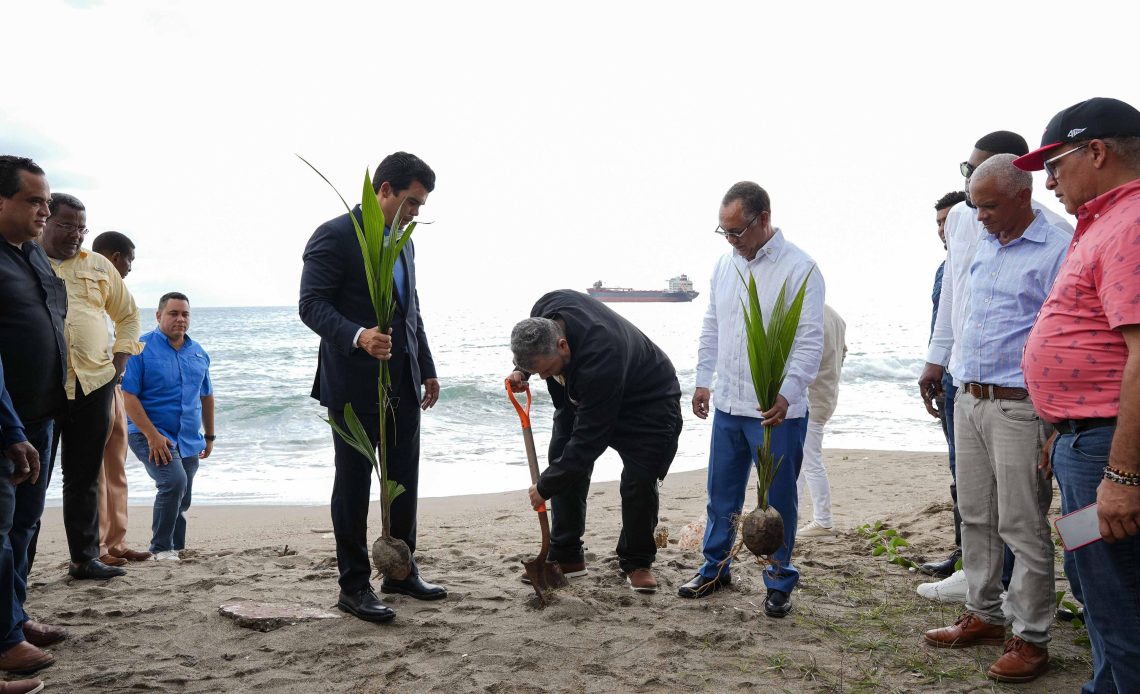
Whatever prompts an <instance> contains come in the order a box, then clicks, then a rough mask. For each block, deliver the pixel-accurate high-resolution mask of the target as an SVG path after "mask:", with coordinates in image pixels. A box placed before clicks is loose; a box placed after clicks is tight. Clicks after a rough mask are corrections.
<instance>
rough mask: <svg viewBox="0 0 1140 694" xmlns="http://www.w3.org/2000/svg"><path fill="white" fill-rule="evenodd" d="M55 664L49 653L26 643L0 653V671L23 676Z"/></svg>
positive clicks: (22, 642) (23, 642)
mask: <svg viewBox="0 0 1140 694" xmlns="http://www.w3.org/2000/svg"><path fill="white" fill-rule="evenodd" d="M54 662H55V657H54V656H53V655H52V654H51V653H47V652H45V651H41V650H40V649H38V648H36V647H35V646H33V645H32V644H30V643H28V642H27V641H21V642H20V643H18V644H16V645H15V646H12V647H11V648H9V649H8V650H6V651H4V652H3V653H0V670H4V671H5V672H11V673H12V674H15V675H23V674H27V673H32V672H35V671H36V670H42V669H44V668H45V667H47V666H48V665H51V664H52V663H54Z"/></svg>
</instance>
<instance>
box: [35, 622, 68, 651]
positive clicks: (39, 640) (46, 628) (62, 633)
mask: <svg viewBox="0 0 1140 694" xmlns="http://www.w3.org/2000/svg"><path fill="white" fill-rule="evenodd" d="M67 636H68V634H67V629H64V628H63V627H55V626H52V625H50V624H40V623H39V622H33V621H32V620H30V619H29V620H28V621H26V622H24V639H25V640H26V641H27V642H28V643H30V644H32V645H33V646H36V647H38V648H43V647H44V646H50V645H52V644H53V643H59V642H60V641H62V640H64V639H66V638H67Z"/></svg>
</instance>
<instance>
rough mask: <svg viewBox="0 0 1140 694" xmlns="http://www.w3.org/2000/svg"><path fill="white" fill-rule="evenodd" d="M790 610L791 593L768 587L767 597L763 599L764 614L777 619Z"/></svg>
mask: <svg viewBox="0 0 1140 694" xmlns="http://www.w3.org/2000/svg"><path fill="white" fill-rule="evenodd" d="M791 611H792V596H791V594H789V593H785V592H784V591H782V590H776V589H775V588H770V589H768V599H767V600H765V601H764V614H766V615H768V616H769V617H775V618H776V619H779V618H780V617H784V616H786V615H787V614H788V613H789V612H791Z"/></svg>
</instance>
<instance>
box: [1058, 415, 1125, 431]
mask: <svg viewBox="0 0 1140 694" xmlns="http://www.w3.org/2000/svg"><path fill="white" fill-rule="evenodd" d="M1053 426H1054V427H1056V429H1057V431H1059V432H1061V433H1062V434H1079V433H1081V432H1082V431H1088V430H1089V429H1100V428H1101V427H1114V426H1116V417H1090V418H1088V419H1062V420H1061V421H1059V422H1057V423H1056V424H1054V425H1053Z"/></svg>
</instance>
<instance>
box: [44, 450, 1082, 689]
mask: <svg viewBox="0 0 1140 694" xmlns="http://www.w3.org/2000/svg"><path fill="white" fill-rule="evenodd" d="M825 462H826V464H827V467H828V470H829V473H830V477H831V484H832V496H833V506H834V514H835V523H836V527H837V528H838V529H840V530H841V531H842V532H840V533H839V534H838V535H837V536H835V537H834V538H826V539H817V538H812V539H805V540H801V541H800V542H799V543H798V544H797V547H796V553H795V556H794V561H795V563H796V564H797V566H798V567H799V568H800V571H801V573H802V578H801V582H800V586H799V588H798V589H797V591H796V593H795V594H794V595H793V600H794V610H793V612H792V614H791V615H789V616H788V617H787V618H785V619H783V620H775V619H770V618H768V617H765V616H764V614H763V600H764V594H765V591H764V585H763V582H762V580H761V576H760V571H761V568H760V567H759V566H758V565H757V564H756V563H755V562H752V561H742V562H741V563H739V564H738V565H737V566H736V567H735V568H734V571H733V585H732V588H731V589H728V590H725V591H721V592H719V593H717V594H715V595H713V596H711V597H708V598H704V599H701V600H683V599H681V598H679V597H677V595H676V589H677V587H678V586H679V585H680V584H682V583H684V582H685V581H687V580H688V579H689V578H691V577H692V575H693V573H694V572H695V569H696V567H697V566H698V565H699V563H700V556H699V553H698V552H693V551H685V550H682V549H680V548H679V546H678V544H677V538H678V537H679V535H680V533H681V530H682V528H683V527H684V526H685V525H686V524H688V523H689V522H691V521H694V520H697V519H699V518H701V517H702V516H703V513H704V502H705V493H704V481H705V475H704V471H694V472H686V473H680V474H676V475H670V476H669V477H668V478H667V479H666V480H665V483H664V486H663V487H662V489H661V514H660V515H661V526H662V527H664V528H667V529H668V531H669V535H670V538H671V540H670V544H669V545H668V547H666V548H664V549H662V550H660V551H659V553H658V558H657V563H656V565H655V567H654V571H655V575H656V576H657V579H658V581H659V583H660V584H661V588H660V591H659V592H658V593H657V594H656V595H648V596H647V595H639V594H635V593H633V592H632V591H631V590H630V589H629V587H628V586H627V585H626V583H625V581H624V578H623V577H622V575H621V574H620V572H619V570H618V568H617V558H616V556H615V555H614V549H613V548H614V545H615V544H616V541H617V534H618V529H619V523H620V516H619V505H620V498H619V496H618V492H617V485H616V483H612V482H611V483H601V484H597V485H595V486H594V488H593V489H592V491H591V496H590V511H589V517H588V521H587V532H586V537H585V542H586V544H587V547H588V551H587V561H588V563H589V566H590V573H589V575H588V576H585V577H583V578H579V579H574V580H573V581H572V583H571V586H570V587H569V588H567V589H564V590H561V591H559V592H558V593H557V594H556V596H555V599H554V600H553V602H552V604H550V605H549V606H547V607H545V608H541V607H540V604H539V602H538V601H537V598H536V597H535V595H534V592H533V591H532V589H531V588H530V587H529V586H526V585H524V584H522V583H521V582H520V581H519V580H518V578H519V575H520V573H521V564H520V561H521V560H523V559H528V558H531V557H533V556H534V554H535V553H537V551H538V546H539V533H538V523H537V521H536V520H535V517H534V514H533V513H531V512H529V510H528V507H527V503H526V501H525V493H524V492H522V491H514V492H506V493H499V494H488V495H479V496H463V497H445V498H433V499H423V500H421V506H420V516H419V544H420V546H419V552H418V555H417V556H418V561H419V564H420V567H421V569H422V571H423V574H424V576H425V577H426V578H428V579H429V580H431V581H433V582H437V583H441V584H443V585H445V586H446V587H447V588H448V590H449V592H450V595H449V596H448V598H447V599H446V600H443V601H440V602H434V603H432V602H418V601H415V600H413V599H411V598H408V597H404V596H382V597H384V598H385V602H386V604H388V605H389V606H391V607H392V608H393V609H395V610H396V612H397V617H396V619H395V621H393V622H392V623H390V624H386V625H376V624H370V623H366V622H363V621H360V620H358V619H355V618H352V617H347V616H343V617H340V618H336V619H322V620H317V621H309V622H301V623H297V624H291V625H286V626H282V627H281V628H278V629H275V630H273V631H269V632H260V631H255V630H252V629H248V628H243V627H240V626H238V625H237V624H236V623H235V622H234V621H233V620H231V619H228V618H226V617H223V616H221V615H220V614H219V612H218V608H219V606H221V605H223V604H226V603H231V602H234V601H238V600H252V601H265V602H275V603H292V604H296V605H300V606H304V607H308V608H318V609H321V610H327V611H330V612H333V613H336V614H338V615H340V614H341V613H339V611H337V610H336V609H335V603H336V598H337V584H336V576H337V573H336V566H335V563H336V560H335V552H334V543H333V539H332V536H331V532H330V531H331V522H330V520H329V512H328V508H327V507H320V506H317V507H271V506H247V507H238V506H196V507H193V508H192V509H191V510H190V512H189V532H188V538H189V540H188V546H189V547H188V549H187V551H186V552H185V553H184V555H183V556H184V561H182V562H181V563H179V564H171V563H155V562H147V563H144V564H132V565H130V566H128V567H127V568H128V571H129V573H128V575H127V576H125V577H122V578H117V579H114V580H111V581H106V582H102V581H73V580H71V579H70V578H68V577H67V564H66V561H67V552H66V540H65V539H64V533H63V527H62V523H61V516H60V510H59V509H58V508H52V509H48V511H47V512H46V513H45V515H44V521H43V531H42V534H41V536H40V544H39V547H40V549H39V556H38V557H37V560H36V565H35V568H34V570H33V573H32V577H31V578H32V580H31V583H32V585H31V588H30V591H29V598H28V603H27V609H28V611H29V612H30V613H31V614H33V616H35V617H36V618H37V619H39V620H41V621H44V622H47V623H51V624H58V625H62V626H66V627H67V628H68V629H69V630H70V631H71V638H69V639H68V640H66V641H64V642H62V643H59V644H57V645H55V646H54V647H52V648H51V649H49V650H51V651H52V653H53V654H54V655H55V656H56V657H57V659H58V661H57V663H56V664H55V665H54V666H52V667H51V668H48V669H47V670H44V671H43V672H42V673H41V675H40V676H41V677H42V678H43V679H44V680H45V682H46V683H47V691H52V692H91V691H144V692H145V691H155V692H246V691H261V692H266V693H276V692H383V691H434V690H440V691H448V692H476V691H480V692H538V691H579V692H583V691H584V692H624V691H631V692H656V691H688V690H697V691H735V690H740V689H745V688H760V687H764V688H774V689H775V690H778V691H828V692H838V691H904V692H910V691H931V692H948V691H949V692H958V691H976V690H987V691H989V690H991V689H1005V688H1006V687H1003V686H1000V685H996V684H995V683H992V682H990V681H989V680H988V679H986V677H985V669H986V668H987V667H988V666H989V665H990V664H991V663H992V661H993V660H995V659H996V658H997V657H998V656H999V655H1000V649H999V648H998V647H981V648H973V649H962V650H943V649H934V648H929V647H926V646H924V645H923V644H922V636H921V635H922V632H923V631H924V630H925V629H928V628H933V627H937V626H943V625H946V624H950V623H952V622H953V621H954V620H955V619H956V618H957V616H958V614H959V611H960V607H959V606H956V605H940V604H937V603H933V602H928V601H926V600H923V599H921V598H919V597H918V596H917V595H915V592H914V587H915V586H916V585H917V584H918V583H921V582H923V581H924V580H927V579H926V577H923V576H920V575H918V574H914V573H910V572H908V571H907V570H906V569H904V568H902V567H899V566H896V565H892V564H889V563H888V562H886V561H885V560H884V558H883V557H872V556H871V554H870V551H869V548H868V544H867V541H866V540H865V539H864V538H863V537H861V536H860V535H859V534H858V533H857V532H856V531H855V530H853V529H854V528H855V527H857V526H859V525H861V524H864V523H874V522H875V521H882V522H884V523H885V524H887V525H888V526H889V527H892V528H896V529H898V530H899V532H900V533H901V534H902V535H903V536H905V537H906V538H907V540H908V541H909V543H910V546H909V547H908V548H907V556H909V557H911V558H913V559H915V560H917V561H920V562H921V561H925V560H927V559H932V558H938V559H941V558H944V557H945V555H946V554H947V553H948V552H949V550H950V549H951V545H952V543H953V532H952V522H951V517H950V504H949V491H948V484H949V473H948V471H947V467H946V461H945V455H943V454H936V453H903V452H888V451H864V450H828V451H826V456H825ZM207 474H208V472H207ZM329 474H330V475H331V474H332V470H331V462H330V469H329ZM134 501H136V502H137V501H139V500H138V499H135V500H134ZM752 503H753V501H752V500H750V501H749V505H751V504H752ZM805 503H806V500H805ZM1056 505H1057V503H1056V501H1055V502H1054V506H1055V507H1056ZM805 508H806V507H805V505H801V513H802V512H803V510H804V509H805ZM130 511H131V519H130V532H129V534H128V541H129V542H131V543H133V545H134V546H136V547H138V548H144V547H145V544H146V540H147V538H148V537H149V525H150V510H149V508H147V507H141V506H132V507H131V509H130ZM1054 515H1055V514H1054ZM371 520H372V521H373V522H372V524H371V526H372V527H371V530H372V532H371V533H370V535H371V536H375V535H378V534H379V526H380V515H379V509H378V507H377V506H375V505H374V507H373V510H372V514H371ZM802 522H803V521H801V524H802ZM1057 576H1058V590H1061V589H1064V588H1066V587H1067V585H1066V583H1065V582H1064V578H1063V576H1062V574H1061V567H1060V562H1059V561H1058V564H1057ZM374 585H376V587H377V588H378V587H379V581H378V580H377V581H376V582H375V583H374ZM1079 634H1080V632H1079V631H1078V630H1077V629H1076V628H1075V627H1073V626H1071V625H1069V624H1063V623H1057V624H1056V625H1055V627H1054V632H1053V642H1052V644H1051V647H1050V653H1051V655H1052V667H1051V670H1050V672H1049V673H1048V674H1047V675H1046V676H1044V677H1043V678H1041V679H1039V680H1037V681H1036V682H1034V683H1032V684H1030V685H1027V686H1026V687H1025V690H1026V691H1034V692H1073V691H1077V690H1078V689H1079V687H1080V684H1081V683H1082V682H1083V681H1084V680H1085V679H1086V678H1087V677H1088V675H1089V672H1090V664H1089V654H1088V649H1087V647H1085V646H1082V645H1078V644H1074V639H1076V638H1077V637H1078V636H1079ZM1009 688H1011V689H1012V688H1013V687H1009Z"/></svg>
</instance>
